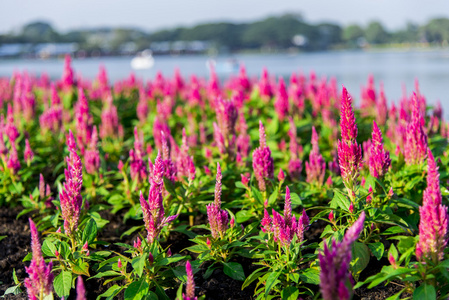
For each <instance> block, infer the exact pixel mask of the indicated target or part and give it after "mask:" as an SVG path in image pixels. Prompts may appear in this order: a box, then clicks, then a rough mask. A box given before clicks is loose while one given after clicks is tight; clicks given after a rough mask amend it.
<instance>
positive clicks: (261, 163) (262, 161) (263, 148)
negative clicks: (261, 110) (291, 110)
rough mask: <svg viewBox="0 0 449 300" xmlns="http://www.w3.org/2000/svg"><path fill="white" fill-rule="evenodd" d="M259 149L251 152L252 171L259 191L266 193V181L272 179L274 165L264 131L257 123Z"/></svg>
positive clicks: (261, 125)
mask: <svg viewBox="0 0 449 300" xmlns="http://www.w3.org/2000/svg"><path fill="white" fill-rule="evenodd" d="M259 144H260V145H259V147H258V148H257V149H256V150H254V152H253V169H254V173H255V176H256V179H257V181H258V183H259V189H260V190H261V191H262V192H265V191H266V182H265V181H266V180H267V179H273V178H274V164H273V158H272V157H271V151H270V148H268V146H267V143H266V135H265V129H264V127H263V124H262V121H259Z"/></svg>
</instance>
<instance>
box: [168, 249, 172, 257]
mask: <svg viewBox="0 0 449 300" xmlns="http://www.w3.org/2000/svg"><path fill="white" fill-rule="evenodd" d="M171 255H172V253H171V249H170V248H168V251H167V256H168V257H170V256H171Z"/></svg>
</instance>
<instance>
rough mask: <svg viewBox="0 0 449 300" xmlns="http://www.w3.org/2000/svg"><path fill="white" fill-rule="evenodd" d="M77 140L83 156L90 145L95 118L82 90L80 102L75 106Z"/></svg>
mask: <svg viewBox="0 0 449 300" xmlns="http://www.w3.org/2000/svg"><path fill="white" fill-rule="evenodd" d="M75 121H76V139H77V142H78V147H79V148H80V151H81V154H84V149H86V148H87V147H88V145H89V142H90V139H91V137H92V130H93V118H92V115H91V114H90V112H89V103H88V102H87V98H86V96H85V95H84V91H83V89H82V88H79V90H78V102H77V104H76V106H75Z"/></svg>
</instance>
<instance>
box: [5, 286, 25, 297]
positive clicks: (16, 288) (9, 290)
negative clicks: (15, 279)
mask: <svg viewBox="0 0 449 300" xmlns="http://www.w3.org/2000/svg"><path fill="white" fill-rule="evenodd" d="M20 293H22V290H21V289H20V286H18V285H15V286H12V287H9V288H7V289H6V291H5V293H4V294H3V296H5V295H8V294H13V295H18V294H20Z"/></svg>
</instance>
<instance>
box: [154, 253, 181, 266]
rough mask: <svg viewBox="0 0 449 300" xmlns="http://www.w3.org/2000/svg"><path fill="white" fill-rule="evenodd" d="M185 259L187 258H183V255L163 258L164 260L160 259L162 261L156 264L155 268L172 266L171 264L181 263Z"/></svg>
mask: <svg viewBox="0 0 449 300" xmlns="http://www.w3.org/2000/svg"><path fill="white" fill-rule="evenodd" d="M184 258H185V256H181V255H179V254H175V255H173V256H170V257H165V258H163V259H160V260H159V261H158V262H157V263H156V264H155V266H167V265H169V264H171V263H174V262H178V261H180V260H183V259H184Z"/></svg>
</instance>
